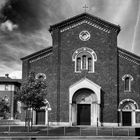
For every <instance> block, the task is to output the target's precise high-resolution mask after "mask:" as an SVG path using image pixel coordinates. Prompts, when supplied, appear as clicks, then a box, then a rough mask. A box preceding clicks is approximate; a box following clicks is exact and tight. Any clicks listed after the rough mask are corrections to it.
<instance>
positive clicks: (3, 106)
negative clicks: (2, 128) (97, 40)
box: [0, 96, 10, 119]
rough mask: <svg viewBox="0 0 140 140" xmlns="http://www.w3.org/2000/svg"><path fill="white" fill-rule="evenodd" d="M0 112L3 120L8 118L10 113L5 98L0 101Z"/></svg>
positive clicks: (8, 104)
mask: <svg viewBox="0 0 140 140" xmlns="http://www.w3.org/2000/svg"><path fill="white" fill-rule="evenodd" d="M0 112H1V115H2V116H3V118H4V119H8V118H9V116H8V115H9V113H10V103H9V100H8V99H7V96H5V97H4V98H1V99H0Z"/></svg>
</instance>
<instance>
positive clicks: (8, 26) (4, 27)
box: [0, 20, 18, 31]
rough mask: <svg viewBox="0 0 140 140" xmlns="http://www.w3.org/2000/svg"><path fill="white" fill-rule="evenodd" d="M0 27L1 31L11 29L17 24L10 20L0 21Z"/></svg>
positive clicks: (15, 27)
mask: <svg viewBox="0 0 140 140" xmlns="http://www.w3.org/2000/svg"><path fill="white" fill-rule="evenodd" d="M0 28H1V30H2V31H13V30H14V29H17V28H18V25H16V24H13V23H12V22H11V21H10V20H7V21H5V22H4V23H1V25H0Z"/></svg>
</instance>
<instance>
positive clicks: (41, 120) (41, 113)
mask: <svg viewBox="0 0 140 140" xmlns="http://www.w3.org/2000/svg"><path fill="white" fill-rule="evenodd" d="M36 124H45V110H38V111H36Z"/></svg>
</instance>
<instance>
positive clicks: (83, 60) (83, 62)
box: [82, 55, 86, 70]
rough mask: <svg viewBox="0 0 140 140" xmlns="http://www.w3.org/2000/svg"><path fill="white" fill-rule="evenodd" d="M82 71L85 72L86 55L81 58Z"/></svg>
mask: <svg viewBox="0 0 140 140" xmlns="http://www.w3.org/2000/svg"><path fill="white" fill-rule="evenodd" d="M82 65H83V66H82V69H83V70H86V55H83V56H82Z"/></svg>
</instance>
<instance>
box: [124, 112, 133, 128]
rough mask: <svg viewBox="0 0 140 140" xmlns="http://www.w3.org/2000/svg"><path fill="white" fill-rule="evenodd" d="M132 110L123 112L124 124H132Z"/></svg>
mask: <svg viewBox="0 0 140 140" xmlns="http://www.w3.org/2000/svg"><path fill="white" fill-rule="evenodd" d="M131 120H132V118H131V112H126V111H125V112H122V125H123V126H131V123H132V122H131Z"/></svg>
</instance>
